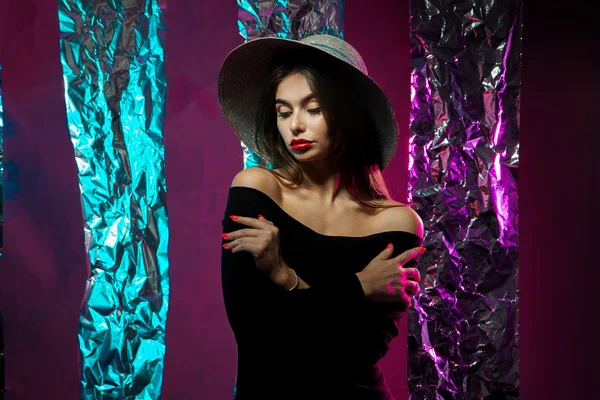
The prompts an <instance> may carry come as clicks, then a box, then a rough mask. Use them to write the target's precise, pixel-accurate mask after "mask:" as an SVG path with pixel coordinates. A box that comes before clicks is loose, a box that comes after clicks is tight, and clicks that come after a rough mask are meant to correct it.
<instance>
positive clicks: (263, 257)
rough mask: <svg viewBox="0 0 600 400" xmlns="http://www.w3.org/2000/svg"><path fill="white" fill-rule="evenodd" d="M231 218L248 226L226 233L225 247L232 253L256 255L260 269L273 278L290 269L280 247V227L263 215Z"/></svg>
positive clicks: (255, 258)
mask: <svg viewBox="0 0 600 400" xmlns="http://www.w3.org/2000/svg"><path fill="white" fill-rule="evenodd" d="M230 218H231V220H232V221H234V222H236V223H238V224H241V225H245V226H248V227H249V228H244V229H240V230H237V231H234V232H231V233H224V234H223V235H222V236H223V239H224V240H225V241H227V243H225V245H223V247H224V248H225V249H227V250H231V252H232V253H238V252H240V251H246V252H248V253H250V254H252V255H253V256H254V260H255V262H256V266H257V267H258V269H260V270H261V271H263V272H264V273H266V274H267V275H268V276H269V278H270V279H271V280H274V281H275V280H276V277H278V276H281V275H283V273H282V272H283V271H284V270H286V269H288V268H287V266H286V264H285V263H284V262H283V260H282V259H281V251H280V248H279V229H278V228H277V227H276V226H275V225H274V224H273V223H272V222H271V221H267V220H266V219H265V217H263V216H262V215H259V216H258V219H257V218H250V217H238V216H236V215H231V216H230Z"/></svg>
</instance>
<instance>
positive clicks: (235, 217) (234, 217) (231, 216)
mask: <svg viewBox="0 0 600 400" xmlns="http://www.w3.org/2000/svg"><path fill="white" fill-rule="evenodd" d="M229 218H231V219H237V218H238V216H237V215H230V216H229Z"/></svg>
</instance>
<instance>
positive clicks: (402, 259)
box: [394, 247, 425, 265]
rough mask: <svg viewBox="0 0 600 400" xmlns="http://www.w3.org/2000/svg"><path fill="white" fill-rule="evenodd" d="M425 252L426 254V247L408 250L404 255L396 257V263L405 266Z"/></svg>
mask: <svg viewBox="0 0 600 400" xmlns="http://www.w3.org/2000/svg"><path fill="white" fill-rule="evenodd" d="M424 252H425V248H424V247H415V248H412V249H410V250H406V251H405V252H404V253H402V254H400V255H399V256H396V258H395V260H394V261H395V262H396V263H398V264H400V265H404V264H406V263H407V262H409V261H410V260H412V259H413V258H415V257H418V256H420V255H421V254H423V253H424Z"/></svg>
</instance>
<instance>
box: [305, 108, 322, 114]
mask: <svg viewBox="0 0 600 400" xmlns="http://www.w3.org/2000/svg"><path fill="white" fill-rule="evenodd" d="M308 112H309V113H311V114H318V113H320V112H321V109H320V108H311V109H310V110H308Z"/></svg>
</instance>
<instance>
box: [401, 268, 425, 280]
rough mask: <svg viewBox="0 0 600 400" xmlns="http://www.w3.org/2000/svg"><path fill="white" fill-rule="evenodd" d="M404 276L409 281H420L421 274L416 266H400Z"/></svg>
mask: <svg viewBox="0 0 600 400" xmlns="http://www.w3.org/2000/svg"><path fill="white" fill-rule="evenodd" d="M401 272H402V273H403V274H404V277H405V278H406V279H407V280H409V281H415V282H421V274H420V273H419V270H418V269H416V268H401Z"/></svg>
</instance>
